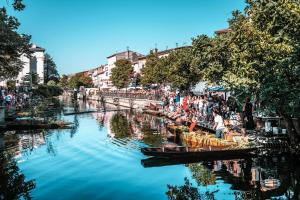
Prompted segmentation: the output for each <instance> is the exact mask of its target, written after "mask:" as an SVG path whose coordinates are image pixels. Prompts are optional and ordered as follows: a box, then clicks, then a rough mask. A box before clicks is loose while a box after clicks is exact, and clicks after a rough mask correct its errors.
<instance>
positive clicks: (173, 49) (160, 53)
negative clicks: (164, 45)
mask: <svg viewBox="0 0 300 200" xmlns="http://www.w3.org/2000/svg"><path fill="white" fill-rule="evenodd" d="M188 47H190V46H182V47H175V48H172V49H166V50H163V51H158V52H157V55H158V56H161V55H164V54H168V53H170V52H172V51H175V50H178V49H184V48H188ZM146 57H147V56H141V57H139V60H142V59H145V58H146Z"/></svg>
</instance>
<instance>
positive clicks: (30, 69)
mask: <svg viewBox="0 0 300 200" xmlns="http://www.w3.org/2000/svg"><path fill="white" fill-rule="evenodd" d="M30 50H31V52H32V54H31V58H28V57H26V56H25V55H22V56H21V58H20V59H21V61H22V62H23V68H22V70H21V71H20V72H19V74H18V76H17V77H16V79H12V80H15V81H16V86H22V85H23V84H24V80H23V78H24V76H26V75H28V74H30V73H36V74H37V75H38V76H39V84H43V83H44V59H45V49H43V48H41V47H38V46H36V45H35V44H34V45H32V47H31V48H30ZM6 82H7V80H4V81H1V82H0V85H1V86H6Z"/></svg>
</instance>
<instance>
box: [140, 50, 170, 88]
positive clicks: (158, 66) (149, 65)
mask: <svg viewBox="0 0 300 200" xmlns="http://www.w3.org/2000/svg"><path fill="white" fill-rule="evenodd" d="M165 61H166V59H165V58H158V55H157V53H155V52H153V51H151V52H150V54H149V55H148V56H147V57H146V64H145V67H144V68H143V69H142V73H143V76H142V80H141V83H142V84H143V85H149V84H157V83H158V84H163V83H165V82H166V75H167V67H166V65H165Z"/></svg>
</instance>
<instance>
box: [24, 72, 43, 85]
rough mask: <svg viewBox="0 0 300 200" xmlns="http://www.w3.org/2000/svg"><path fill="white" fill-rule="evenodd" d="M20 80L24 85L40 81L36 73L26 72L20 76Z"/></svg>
mask: <svg viewBox="0 0 300 200" xmlns="http://www.w3.org/2000/svg"><path fill="white" fill-rule="evenodd" d="M22 81H23V82H24V85H26V86H36V85H38V84H39V82H40V77H39V75H38V74H37V73H28V74H26V75H25V76H24V77H23V78H22Z"/></svg>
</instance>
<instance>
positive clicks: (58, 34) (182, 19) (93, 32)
mask: <svg viewBox="0 0 300 200" xmlns="http://www.w3.org/2000/svg"><path fill="white" fill-rule="evenodd" d="M9 1H12V0H9ZM24 2H25V4H26V9H25V10H24V11H22V12H20V13H15V12H13V11H12V9H11V7H10V8H8V10H9V13H10V14H12V15H15V16H17V17H18V19H19V21H20V22H21V27H20V31H19V32H21V33H26V34H30V35H32V42H33V43H36V44H37V45H38V46H41V47H44V48H45V49H46V50H47V52H48V53H49V54H50V55H51V56H52V57H53V58H54V60H55V62H56V64H57V66H58V70H59V72H60V74H69V73H74V72H78V71H83V70H86V69H91V68H93V67H97V66H99V65H100V64H105V63H106V57H107V56H109V55H111V54H114V53H116V52H117V51H124V50H126V47H127V46H128V47H129V48H130V50H133V51H137V52H139V53H142V54H147V53H148V52H149V50H150V49H151V48H154V47H155V44H157V47H158V49H159V50H165V49H166V48H167V47H168V48H173V47H175V46H176V43H178V45H179V46H181V45H183V44H186V45H187V44H190V43H191V38H192V37H195V36H197V35H200V34H208V35H210V36H212V35H213V34H214V31H215V30H218V29H223V28H226V27H227V20H228V18H230V16H231V12H232V11H233V10H236V9H239V10H243V9H244V6H245V3H244V0H24ZM3 3H4V4H5V6H7V4H6V3H5V0H0V5H3Z"/></svg>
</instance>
